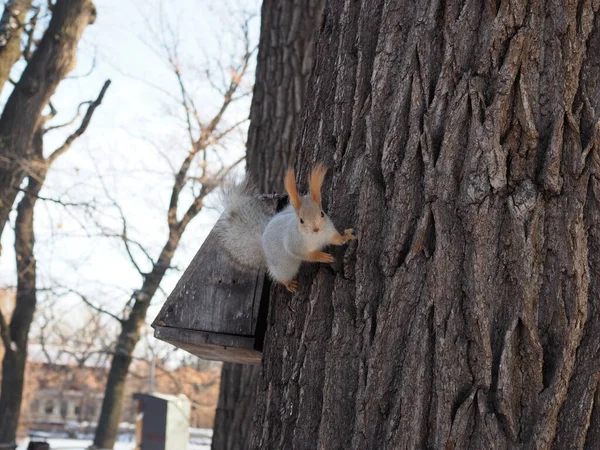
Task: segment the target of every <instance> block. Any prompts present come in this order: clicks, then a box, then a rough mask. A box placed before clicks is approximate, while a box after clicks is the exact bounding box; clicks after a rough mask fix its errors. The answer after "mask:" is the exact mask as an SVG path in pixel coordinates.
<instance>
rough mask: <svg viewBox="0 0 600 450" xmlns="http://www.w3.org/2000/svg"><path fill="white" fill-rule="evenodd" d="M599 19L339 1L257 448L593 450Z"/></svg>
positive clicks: (276, 294)
mask: <svg viewBox="0 0 600 450" xmlns="http://www.w3.org/2000/svg"><path fill="white" fill-rule="evenodd" d="M599 8H600V2H598V1H581V2H540V1H528V2H521V1H511V0H508V1H503V2H498V1H489V2H481V1H478V0H465V1H456V2H441V1H437V0H417V1H414V2H401V1H385V2H384V1H383V0H373V1H369V2H337V1H329V2H328V3H327V5H326V7H325V14H324V19H323V21H324V24H323V27H322V31H321V34H320V36H319V40H318V45H317V50H316V55H315V58H316V59H315V69H314V71H313V74H312V75H311V78H310V80H309V85H308V86H309V88H308V92H307V97H306V102H305V107H304V110H303V115H302V130H301V134H300V137H299V140H298V142H297V150H298V164H297V167H299V168H300V171H299V172H300V173H299V175H300V177H299V178H300V179H301V180H304V179H305V178H306V175H307V172H308V170H309V169H310V167H311V166H312V165H313V163H314V161H315V160H323V161H324V162H325V163H326V164H327V165H329V167H330V168H331V170H330V173H329V176H328V177H327V179H326V183H325V187H324V202H325V206H326V209H327V210H328V211H329V213H330V215H331V216H332V218H333V220H334V222H335V223H336V224H337V226H338V227H339V228H340V229H343V228H345V227H350V226H354V227H355V229H356V230H357V234H358V241H357V242H353V243H351V244H350V245H349V246H347V247H343V248H336V249H333V250H332V252H333V253H334V255H335V257H336V262H335V263H334V264H332V265H324V264H321V265H320V266H315V265H311V266H307V267H306V268H305V269H304V270H303V271H302V272H301V274H300V277H299V282H300V289H299V292H298V293H297V294H295V295H293V296H292V295H290V294H288V293H286V292H284V291H283V290H282V289H280V288H278V287H276V288H274V290H273V292H272V294H273V297H272V301H271V303H270V311H269V319H268V331H267V336H266V339H265V349H264V353H263V360H262V361H263V362H262V370H261V375H260V378H259V385H258V389H257V399H256V404H255V408H256V412H255V420H254V425H253V439H252V446H251V447H252V448H256V449H267V448H332V449H333V448H340V449H341V448H343V449H348V448H355V449H391V448H411V449H412V448H435V449H507V448H537V449H547V448H554V449H563V448H564V449H566V448H588V449H593V448H598V442H600V440H599V439H600V431H599V430H600V389H599V373H600V352H599V351H598V349H599V348H600V285H599V282H600V281H599V277H598V274H600V230H599V227H598V224H599V223H600V153H599V152H600V123H599V121H598V119H599V117H600V84H598V82H597V80H598V79H599V78H600V14H599V12H598V10H599Z"/></svg>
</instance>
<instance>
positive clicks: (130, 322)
mask: <svg viewBox="0 0 600 450" xmlns="http://www.w3.org/2000/svg"><path fill="white" fill-rule="evenodd" d="M183 231H184V230H180V231H175V230H172V231H171V233H170V236H169V240H168V241H167V243H166V244H165V246H164V247H163V249H162V251H161V254H160V257H159V259H158V261H157V262H156V263H155V264H154V266H153V268H152V271H151V272H150V273H149V274H146V276H145V279H144V283H143V285H142V287H141V289H140V290H137V291H135V292H134V293H133V295H132V300H133V308H132V309H131V312H130V313H129V317H127V318H126V319H124V320H123V321H122V323H121V333H120V335H119V340H118V341H117V345H116V346H115V350H114V354H113V359H112V361H111V364H110V371H109V373H108V379H107V382H106V389H105V391H104V399H103V401H102V410H101V412H100V419H99V420H98V426H97V428H96V434H95V436H94V447H95V448H98V449H112V448H113V447H114V445H115V442H116V440H117V434H118V432H119V422H120V420H121V415H122V413H123V406H124V404H125V381H126V379H127V373H128V372H129V366H130V365H131V361H132V359H133V351H134V350H135V346H136V345H137V343H138V342H139V340H140V328H141V327H142V325H143V324H144V322H145V320H146V312H147V311H148V307H149V306H150V301H151V300H152V298H153V297H154V294H155V293H156V291H157V289H158V287H159V285H160V283H161V281H162V279H163V277H164V276H165V273H166V271H167V269H168V268H169V267H170V266H171V260H172V259H173V255H174V254H175V250H176V249H177V246H178V245H179V241H180V239H181V235H182V234H183Z"/></svg>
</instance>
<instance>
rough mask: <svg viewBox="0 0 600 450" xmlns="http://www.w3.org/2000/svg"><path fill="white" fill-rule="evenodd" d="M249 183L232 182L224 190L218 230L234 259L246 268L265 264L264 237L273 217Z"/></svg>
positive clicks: (223, 243) (264, 265) (220, 238)
mask: <svg viewBox="0 0 600 450" xmlns="http://www.w3.org/2000/svg"><path fill="white" fill-rule="evenodd" d="M258 195H259V194H258V192H257V191H256V189H255V188H254V187H253V186H252V185H251V184H250V183H248V182H246V181H245V182H243V183H241V184H238V185H233V186H232V187H231V188H229V189H227V190H225V192H224V193H223V199H222V201H223V205H224V207H225V210H224V211H223V214H222V216H221V218H220V219H219V221H218V222H217V224H216V225H215V230H216V232H217V237H218V238H219V240H220V241H221V244H222V245H223V247H224V248H225V249H226V250H227V252H228V253H229V254H230V255H231V257H232V259H233V260H234V261H235V262H237V263H238V264H239V265H240V266H241V267H243V268H246V269H258V268H261V267H266V260H265V256H264V253H263V249H262V244H261V236H262V234H263V231H264V230H265V227H266V226H267V223H268V222H269V220H270V219H271V216H270V215H269V214H268V213H267V211H266V209H265V206H264V204H263V202H262V201H261V200H259V198H258Z"/></svg>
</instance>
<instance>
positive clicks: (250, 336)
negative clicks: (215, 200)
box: [152, 195, 287, 364]
mask: <svg viewBox="0 0 600 450" xmlns="http://www.w3.org/2000/svg"><path fill="white" fill-rule="evenodd" d="M286 199H287V196H283V195H264V196H262V197H261V200H262V201H264V202H265V204H266V205H267V207H268V208H269V209H270V210H271V211H272V212H273V214H275V212H277V211H279V210H280V209H281V208H282V207H283V206H284V205H285V203H286ZM268 307H269V281H268V279H267V278H266V277H265V271H264V270H257V271H254V272H247V271H243V270H240V269H239V268H237V267H236V266H235V264H234V263H233V262H232V261H231V259H230V257H229V255H228V254H227V252H226V251H224V250H223V249H222V247H221V246H220V243H219V241H218V239H217V237H216V235H215V230H214V229H213V230H212V231H211V232H210V234H209V235H208V237H207V238H206V240H205V241H204V244H202V247H200V250H198V253H196V256H194V259H193V260H192V262H191V264H190V266H189V267H188V268H187V270H186V271H185V272H184V274H183V275H182V276H181V278H180V280H179V282H178V283H177V285H176V286H175V289H173V292H171V295H169V297H168V298H167V301H166V302H165V304H164V305H163V307H162V309H161V310H160V312H159V313H158V315H157V316H156V319H154V322H153V323H152V327H153V328H154V337H155V338H157V339H160V340H163V341H166V342H168V343H170V344H173V345H174V346H176V347H179V348H181V349H183V350H186V351H188V352H190V353H192V354H193V355H196V356H199V357H200V358H203V359H212V360H217V361H228V362H236V363H243V364H259V363H260V358H261V354H262V346H263V339H264V334H265V330H266V325H267V313H268Z"/></svg>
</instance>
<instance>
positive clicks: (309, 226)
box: [285, 163, 329, 234]
mask: <svg viewBox="0 0 600 450" xmlns="http://www.w3.org/2000/svg"><path fill="white" fill-rule="evenodd" d="M326 173H327V168H326V167H325V166H324V165H323V164H321V163H318V164H317V165H316V166H315V168H314V169H313V170H312V172H311V173H310V175H309V177H308V188H309V192H308V195H305V196H303V197H300V195H299V194H298V190H297V189H296V177H295V176H294V170H293V169H289V170H288V171H287V173H286V175H285V190H286V191H287V193H288V196H289V198H290V203H291V204H292V206H293V207H294V211H296V216H297V217H298V228H299V229H300V231H301V232H302V233H305V234H311V233H318V232H320V231H321V230H323V228H324V227H325V224H326V223H327V221H328V220H329V218H328V217H327V214H325V212H323V208H322V207H321V186H323V180H324V179H325V174H326Z"/></svg>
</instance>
